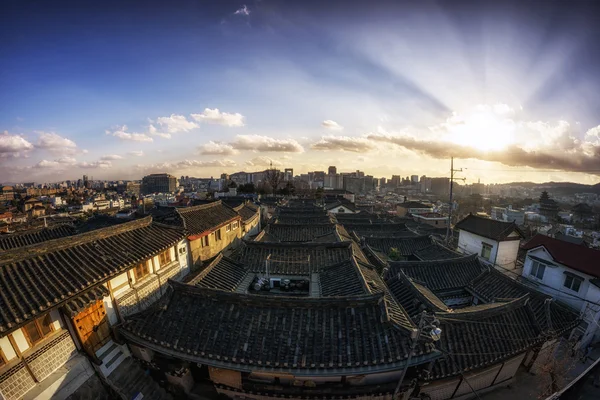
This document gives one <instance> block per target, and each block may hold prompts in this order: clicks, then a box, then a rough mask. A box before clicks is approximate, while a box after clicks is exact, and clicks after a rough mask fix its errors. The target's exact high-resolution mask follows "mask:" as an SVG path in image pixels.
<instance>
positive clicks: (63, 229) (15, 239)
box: [0, 225, 76, 250]
mask: <svg viewBox="0 0 600 400" xmlns="http://www.w3.org/2000/svg"><path fill="white" fill-rule="evenodd" d="M75 233H76V230H75V227H74V226H72V225H57V226H54V227H50V228H41V229H35V230H30V231H24V232H18V233H12V234H8V235H0V249H1V250H10V249H16V248H19V247H24V246H29V245H32V244H36V243H40V242H45V241H46V240H52V239H58V238H61V237H65V236H71V235H74V234H75Z"/></svg>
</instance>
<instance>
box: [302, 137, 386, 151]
mask: <svg viewBox="0 0 600 400" xmlns="http://www.w3.org/2000/svg"><path fill="white" fill-rule="evenodd" d="M310 147H311V148H312V149H313V150H332V151H338V150H343V151H350V152H354V153H362V152H366V151H371V150H373V149H375V145H374V144H373V142H371V141H369V140H368V139H366V138H364V137H350V136H333V135H330V136H323V137H322V138H321V140H319V141H318V142H316V143H313V144H312V145H311V146H310Z"/></svg>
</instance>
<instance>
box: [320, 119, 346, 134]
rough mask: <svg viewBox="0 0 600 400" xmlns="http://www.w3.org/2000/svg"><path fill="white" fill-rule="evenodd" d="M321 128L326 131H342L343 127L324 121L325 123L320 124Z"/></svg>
mask: <svg viewBox="0 0 600 400" xmlns="http://www.w3.org/2000/svg"><path fill="white" fill-rule="evenodd" d="M321 126H322V127H324V128H327V129H331V130H332V131H341V130H343V129H344V127H343V126H341V125H340V124H338V123H337V122H335V121H332V120H330V119H326V120H325V121H323V122H321Z"/></svg>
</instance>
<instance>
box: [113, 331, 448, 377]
mask: <svg viewBox="0 0 600 400" xmlns="http://www.w3.org/2000/svg"><path fill="white" fill-rule="evenodd" d="M119 333H120V334H121V335H123V336H124V337H125V338H127V339H128V340H130V341H131V342H133V343H135V344H137V345H140V346H143V347H146V348H148V349H151V350H153V351H155V352H157V353H161V354H164V355H168V356H171V357H175V358H179V359H181V360H185V361H190V362H195V363H199V364H204V365H207V366H209V367H216V368H223V369H231V370H235V371H240V372H259V371H265V372H269V373H277V372H279V373H288V374H289V373H292V374H294V375H295V376H314V375H315V374H318V375H319V376H340V375H348V374H375V373H381V372H391V371H397V370H400V369H402V368H404V367H406V365H407V363H406V360H407V359H406V358H405V359H402V360H397V361H395V362H394V361H392V362H388V363H381V364H368V363H367V364H365V363H362V364H359V365H353V366H346V367H343V366H342V367H340V366H336V367H334V366H331V367H329V366H327V367H326V366H314V367H293V366H291V367H290V366H283V367H282V366H271V365H266V364H264V363H254V362H251V361H249V362H248V363H247V364H241V363H237V362H234V361H231V360H224V359H222V358H221V357H220V356H213V355H209V357H206V356H198V355H194V354H191V353H187V352H182V351H178V350H174V349H172V348H168V347H164V346H162V345H160V344H158V343H153V342H151V341H148V340H145V339H142V338H140V337H139V336H137V335H134V334H132V333H130V332H128V331H127V330H125V329H122V328H119ZM441 355H442V353H441V352H440V351H438V350H435V349H434V350H432V351H431V352H430V353H428V354H420V355H417V356H413V357H412V359H411V363H410V365H409V366H415V365H420V364H424V363H427V362H429V361H433V360H435V359H437V358H439V357H440V356H441Z"/></svg>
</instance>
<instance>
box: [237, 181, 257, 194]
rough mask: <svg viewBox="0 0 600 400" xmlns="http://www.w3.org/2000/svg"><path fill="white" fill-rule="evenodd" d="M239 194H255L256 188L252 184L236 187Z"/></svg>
mask: <svg viewBox="0 0 600 400" xmlns="http://www.w3.org/2000/svg"><path fill="white" fill-rule="evenodd" d="M238 192H239V193H256V187H255V186H254V183H246V184H244V185H240V186H238Z"/></svg>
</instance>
